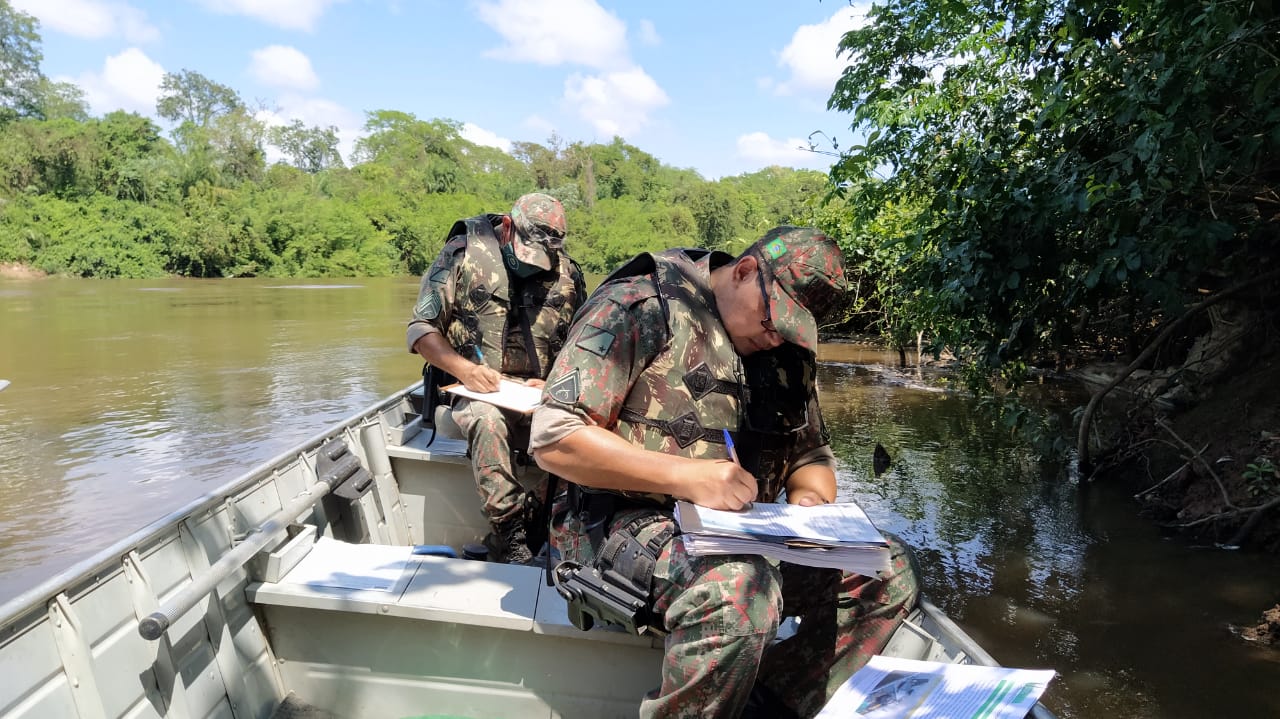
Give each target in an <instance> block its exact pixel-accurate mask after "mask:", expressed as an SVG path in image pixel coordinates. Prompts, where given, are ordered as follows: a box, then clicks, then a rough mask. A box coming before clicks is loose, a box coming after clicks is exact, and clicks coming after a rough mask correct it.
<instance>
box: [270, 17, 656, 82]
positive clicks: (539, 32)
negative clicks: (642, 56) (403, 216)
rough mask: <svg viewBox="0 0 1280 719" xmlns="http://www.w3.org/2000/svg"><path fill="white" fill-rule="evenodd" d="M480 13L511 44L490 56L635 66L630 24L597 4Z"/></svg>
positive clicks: (600, 66)
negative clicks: (631, 55) (629, 46)
mask: <svg viewBox="0 0 1280 719" xmlns="http://www.w3.org/2000/svg"><path fill="white" fill-rule="evenodd" d="M246 1H248V0H246ZM476 13H477V15H478V16H479V17H480V21H481V22H483V23H484V24H486V25H488V26H489V27H491V28H493V29H494V30H495V31H496V32H497V33H498V34H499V35H501V36H502V39H503V40H505V41H506V45H504V46H503V47H500V48H496V49H494V50H489V51H487V52H486V53H485V55H486V56H487V57H493V58H498V59H501V60H512V61H516V62H533V63H537V64H539V65H560V64H564V63H574V64H579V65H586V66H587V67H593V68H598V69H610V68H621V67H626V66H628V65H629V64H630V61H629V60H628V50H627V26H626V24H625V23H623V22H622V21H621V20H619V19H618V17H617V16H616V15H614V14H613V13H611V12H609V11H607V10H605V9H604V8H602V7H600V5H599V4H597V3H596V2H595V0H497V1H496V2H481V3H479V4H478V5H477V6H476Z"/></svg>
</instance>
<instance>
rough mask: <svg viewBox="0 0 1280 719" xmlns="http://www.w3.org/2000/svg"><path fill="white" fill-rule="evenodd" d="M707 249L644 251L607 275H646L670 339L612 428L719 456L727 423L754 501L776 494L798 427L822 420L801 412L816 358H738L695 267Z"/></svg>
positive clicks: (658, 446) (780, 352) (650, 498)
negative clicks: (753, 487) (755, 483)
mask: <svg viewBox="0 0 1280 719" xmlns="http://www.w3.org/2000/svg"><path fill="white" fill-rule="evenodd" d="M707 254H708V251H707V250H667V251H665V252H660V253H651V254H646V255H640V256H639V257H637V258H635V259H634V260H632V261H631V262H629V263H627V264H626V265H624V266H623V267H621V268H619V269H618V270H617V271H616V272H614V273H613V274H612V275H610V277H609V278H608V279H606V280H605V281H606V282H608V281H610V280H613V279H616V278H620V277H629V276H637V275H642V274H649V275H651V276H652V278H653V282H654V285H655V288H656V290H657V293H656V294H657V298H658V300H659V302H660V303H661V306H662V311H663V315H664V317H665V318H666V321H667V329H668V337H670V340H669V342H668V344H667V346H666V348H665V349H664V350H663V351H662V352H661V353H660V354H658V356H656V357H654V359H653V360H652V361H651V362H650V363H649V365H648V366H647V367H645V369H644V370H643V371H642V372H641V374H640V376H639V377H638V378H637V380H636V382H635V384H634V385H633V386H632V389H631V392H630V393H629V394H628V395H627V398H626V400H624V403H623V407H622V410H621V411H620V413H619V419H618V425H617V427H616V428H615V430H614V431H615V432H616V433H617V434H619V435H621V436H622V437H624V438H626V439H628V440H630V441H631V442H633V443H635V444H638V445H641V446H643V447H644V448H645V449H650V450H654V451H658V452H663V453H666V454H674V455H679V456H682V457H691V458H695V459H725V458H727V457H728V451H727V449H726V447H725V446H724V434H723V430H725V429H727V430H729V431H730V432H731V433H733V434H734V438H735V445H736V447H737V450H738V452H739V459H740V461H741V462H742V464H743V466H744V467H746V468H747V470H748V471H750V472H751V473H752V474H754V475H756V477H757V478H759V480H760V491H759V492H758V494H757V499H758V500H759V501H766V502H769V501H773V500H775V499H777V497H778V494H779V493H780V492H781V490H782V486H783V480H784V478H785V477H786V471H787V469H788V464H789V459H790V457H791V451H790V450H791V449H792V448H793V447H794V444H795V438H796V436H797V435H796V433H797V432H798V431H799V430H801V429H804V428H805V426H807V423H808V422H809V421H814V420H816V421H820V420H817V418H812V417H809V416H808V413H807V409H808V407H809V399H810V397H811V396H814V395H816V384H815V376H814V375H815V368H816V363H815V362H814V358H813V357H812V355H811V354H810V353H809V352H807V351H806V350H804V349H803V348H800V347H796V346H794V345H783V346H782V347H779V348H777V349H775V350H771V351H769V352H756V353H753V354H752V355H750V356H749V357H747V358H746V359H745V361H744V359H743V358H742V357H740V356H739V355H738V353H737V352H736V351H734V348H733V342H732V341H731V339H730V337H729V334H728V333H727V332H726V331H725V329H724V326H723V325H722V324H721V322H720V319H719V318H718V317H717V316H716V315H715V313H714V312H713V311H712V310H711V307H712V306H714V299H713V298H712V297H711V288H710V287H709V286H707V285H706V284H704V283H700V282H698V281H697V279H696V278H697V267H696V265H695V263H696V262H697V261H698V260H700V259H702V258H703V257H705V256H706V255H707ZM744 362H745V364H744ZM815 406H816V405H815ZM623 494H624V496H626V497H628V498H630V499H632V500H639V501H642V502H644V503H650V504H652V503H657V504H662V505H664V506H670V504H671V498H670V497H667V496H665V495H657V494H640V493H633V492H626V493H623Z"/></svg>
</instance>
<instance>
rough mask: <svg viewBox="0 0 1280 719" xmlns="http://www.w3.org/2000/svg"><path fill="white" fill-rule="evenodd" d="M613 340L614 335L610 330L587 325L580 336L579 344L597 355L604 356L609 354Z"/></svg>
mask: <svg viewBox="0 0 1280 719" xmlns="http://www.w3.org/2000/svg"><path fill="white" fill-rule="evenodd" d="M613 340H614V335H613V333H612V332H610V331H609V330H603V329H600V328H599V327H596V326H595V325H587V327H586V329H584V330H583V331H582V336H581V337H579V338H578V346H579V347H581V348H582V349H584V350H586V351H588V352H590V353H591V354H593V355H596V356H597V357H604V356H605V355H607V354H609V348H610V347H613Z"/></svg>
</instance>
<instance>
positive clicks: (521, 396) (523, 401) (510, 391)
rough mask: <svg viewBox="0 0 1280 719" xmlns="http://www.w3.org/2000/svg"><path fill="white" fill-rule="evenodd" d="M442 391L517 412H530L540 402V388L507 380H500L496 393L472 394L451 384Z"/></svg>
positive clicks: (461, 387)
mask: <svg viewBox="0 0 1280 719" xmlns="http://www.w3.org/2000/svg"><path fill="white" fill-rule="evenodd" d="M444 389H445V391H446V392H452V393H453V394H456V395H458V396H459V397H467V398H469V399H474V400H479V401H481V402H488V403H489V404H492V405H497V406H499V407H505V408H507V409H513V410H515V411H517V412H532V411H533V410H534V408H536V407H537V406H538V404H539V403H540V402H541V401H542V388H541V387H531V386H529V385H527V384H524V383H523V382H513V381H511V380H509V379H504V380H502V384H501V385H499V386H498V391H497V392H472V391H471V390H469V389H467V388H466V387H465V386H463V385H461V384H452V385H449V386H448V387H445V388H444Z"/></svg>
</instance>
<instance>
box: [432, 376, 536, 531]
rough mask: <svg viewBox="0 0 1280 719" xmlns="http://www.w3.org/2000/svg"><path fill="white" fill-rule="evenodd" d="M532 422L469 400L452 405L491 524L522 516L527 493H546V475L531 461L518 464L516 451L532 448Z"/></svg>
mask: <svg viewBox="0 0 1280 719" xmlns="http://www.w3.org/2000/svg"><path fill="white" fill-rule="evenodd" d="M529 419H530V418H529V415H527V414H521V413H519V412H512V411H510V410H504V409H502V408H500V407H495V406H494V405H491V404H489V403H488V402H472V401H470V400H468V399H466V398H459V399H458V401H457V403H456V404H455V405H454V406H453V421H454V422H456V423H457V424H458V428H459V429H461V430H462V433H463V435H464V436H465V437H466V438H467V451H468V454H470V455H471V472H472V474H473V475H474V476H475V480H476V489H477V490H478V491H479V493H480V501H481V503H482V509H483V511H484V516H485V517H486V518H487V519H488V520H489V523H490V524H494V525H496V524H499V523H501V522H505V521H507V520H509V519H513V518H515V517H517V516H520V515H521V512H522V511H523V510H524V507H525V504H524V503H525V495H526V494H528V493H532V494H533V495H534V496H536V497H538V498H539V499H542V497H543V495H545V494H546V489H547V473H546V472H544V471H542V469H540V468H539V467H538V466H537V465H536V464H534V463H533V462H532V461H530V462H529V463H528V464H527V466H522V467H517V466H516V462H515V453H514V452H513V449H515V448H518V449H520V450H527V449H528V448H529Z"/></svg>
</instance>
